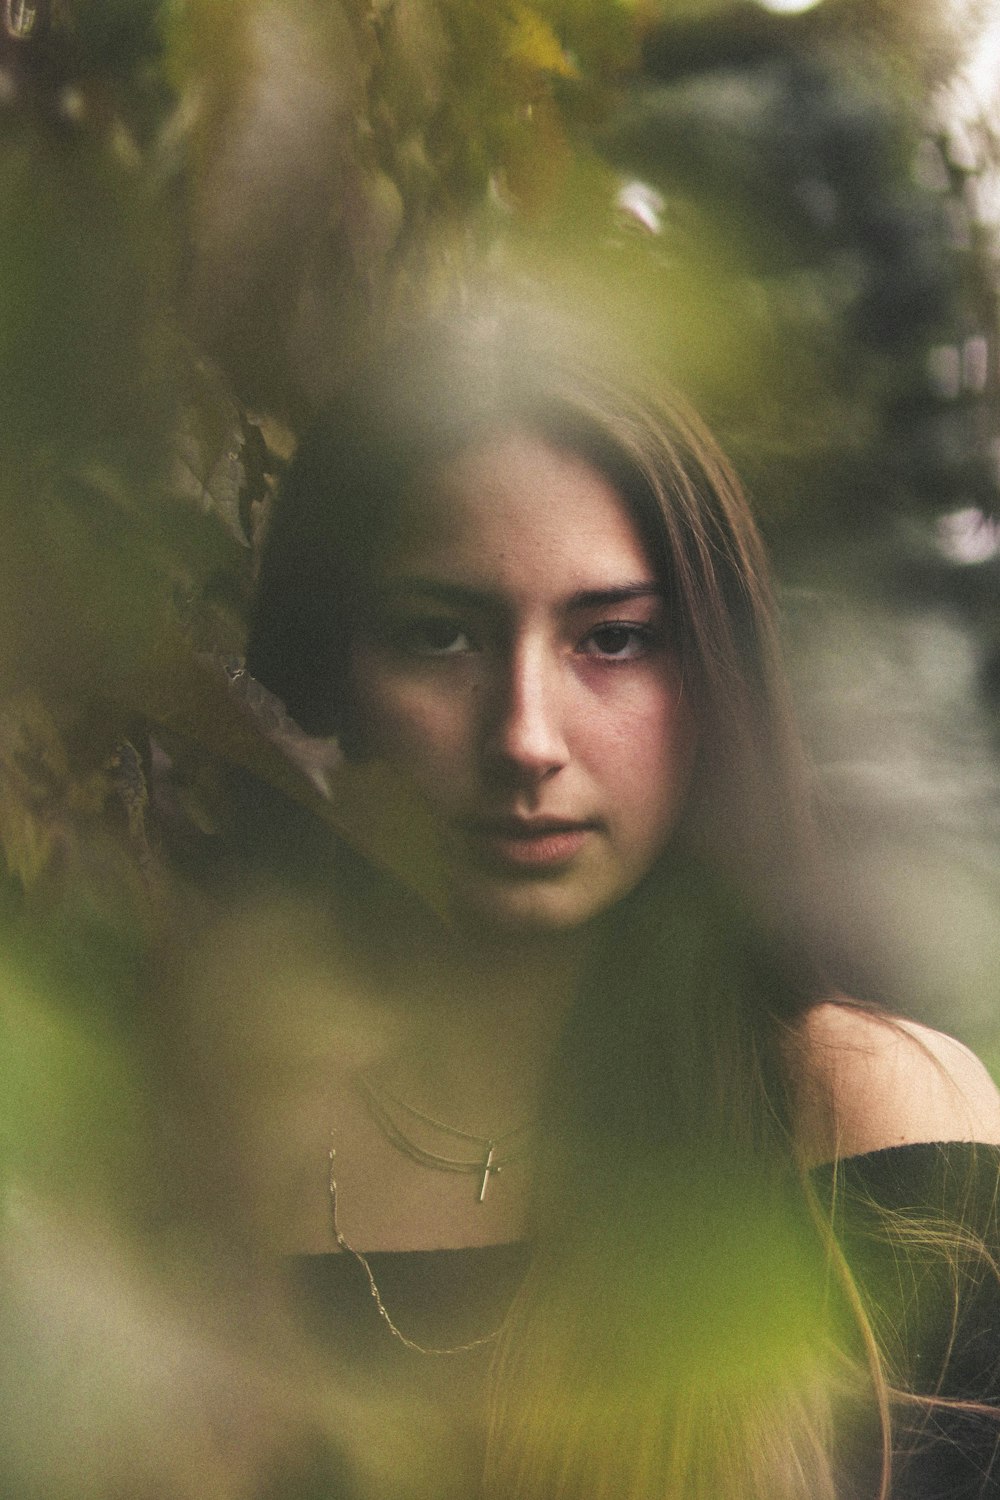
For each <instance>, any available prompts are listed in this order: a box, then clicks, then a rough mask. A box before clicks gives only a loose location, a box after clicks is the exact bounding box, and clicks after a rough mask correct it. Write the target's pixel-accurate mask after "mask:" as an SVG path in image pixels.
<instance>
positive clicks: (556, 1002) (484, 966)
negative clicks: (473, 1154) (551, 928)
mask: <svg viewBox="0 0 1000 1500" xmlns="http://www.w3.org/2000/svg"><path fill="white" fill-rule="evenodd" d="M589 947H590V942H589V939H587V938H584V937H582V936H581V934H580V933H578V932H574V933H571V934H566V935H563V934H557V935H555V936H552V935H545V936H544V937H538V938H535V937H531V936H529V937H527V938H526V937H525V935H524V934H523V933H519V934H516V935H514V936H511V937H507V936H505V935H496V934H488V935H487V934H481V933H476V934H473V935H470V934H468V933H463V934H455V933H454V932H450V933H445V934H443V936H442V942H441V944H440V949H439V951H427V952H424V953H423V954H422V955H421V958H420V961H419V966H418V967H417V968H416V970H415V971H408V972H407V975H406V981H405V991H404V993H403V995H402V1001H403V1004H404V1006H405V1008H406V1020H405V1023H404V1031H403V1036H402V1044H401V1045H400V1047H399V1048H398V1049H397V1050H395V1051H394V1052H393V1054H392V1055H391V1056H389V1057H387V1058H386V1059H385V1061H384V1064H383V1067H382V1069H381V1070H380V1076H381V1077H382V1078H383V1081H384V1082H386V1083H387V1084H389V1085H390V1086H392V1087H394V1088H395V1089H396V1091H397V1092H399V1093H400V1094H401V1095H405V1097H406V1099H407V1101H408V1102H409V1103H412V1104H414V1105H416V1106H417V1107H419V1108H423V1109H427V1110H428V1111H429V1112H432V1113H433V1112H436V1113H437V1115H438V1117H439V1118H447V1119H448V1120H449V1123H452V1124H455V1125H458V1126H461V1127H462V1128H465V1129H468V1130H471V1131H475V1132H477V1133H479V1134H482V1135H486V1136H488V1135H490V1134H492V1133H499V1132H502V1131H503V1130H505V1129H510V1128H513V1127H514V1126H516V1125H519V1124H521V1123H524V1122H526V1121H528V1120H531V1119H533V1118H534V1117H535V1116H536V1115H537V1113H538V1107H539V1098H540V1091H541V1089H542V1087H543V1084H544V1079H545V1074H546V1071H547V1069H548V1065H549V1061H550V1058H551V1055H552V1052H553V1049H554V1047H555V1046H556V1044H557V1042H558V1038H559V1035H560V1033H561V1030H562V1027H563V1024H564V1022H565V1018H566V1013H567V1011H568V1009H569V1006H570V1005H571V1003H572V1001H573V997H574V995H575V993H576V990H577V988H578V986H579V983H580V980H581V977H582V971H583V967H584V964H585V963H586V959H587V955H588V952H589Z"/></svg>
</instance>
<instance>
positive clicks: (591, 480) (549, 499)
mask: <svg viewBox="0 0 1000 1500" xmlns="http://www.w3.org/2000/svg"><path fill="white" fill-rule="evenodd" d="M420 570H426V571H432V572H441V573H444V574H451V573H455V574H456V575H458V574H461V576H462V578H463V580H464V581H469V582H472V583H475V582H476V581H477V580H478V579H481V580H482V581H483V583H484V584H486V583H488V584H490V585H491V586H493V587H503V588H505V589H507V590H508V591H511V592H518V591H519V590H520V589H521V588H522V586H537V585H539V584H541V583H543V582H544V581H545V580H546V579H549V580H551V582H552V583H553V585H558V586H559V587H560V588H561V589H562V588H566V589H580V588H587V587H592V588H597V587H600V586H601V585H602V584H610V583H613V582H618V581H621V579H622V578H627V579H628V580H629V581H634V580H636V579H639V578H643V577H646V578H652V577H653V576H654V569H653V567H652V564H651V561H650V557H649V552H648V549H647V547H646V545H645V543H644V541H643V538H642V536H641V534H640V531H639V527H638V524H637V522H636V519H635V517H634V516H633V515H632V512H631V510H630V509H629V507H628V505H627V503H626V501H625V500H624V498H623V496H622V495H621V493H620V492H619V490H618V489H617V488H616V487H615V485H614V484H612V482H611V480H610V479H608V478H607V477H606V476H605V475H604V474H603V473H602V472H601V471H600V470H599V469H597V468H595V467H594V465H593V464H591V463H590V462H588V461H587V460H586V459H584V458H582V457H580V456H579V455H577V454H575V453H573V452H571V451H569V450H568V449H566V448H562V447H559V446H557V445H556V444H555V443H552V442H550V441H548V440H547V439H545V438H543V437H540V436H536V435H535V434H532V433H530V432H522V431H520V430H515V431H510V432H504V433H499V434H496V435H494V436H491V437H488V438H484V439H483V440H481V441H479V442H477V443H476V444H475V445H473V446H471V447H469V448H466V449H464V450H463V451H462V452H461V453H459V454H458V455H457V456H456V457H454V458H452V459H449V460H448V461H447V462H446V463H443V464H440V465H438V466H437V467H434V468H432V469H431V470H430V471H429V472H428V474H427V475H426V476H425V478H424V479H423V480H422V482H421V484H420V485H419V487H418V488H416V489H415V490H414V491H413V492H412V493H411V494H410V495H409V496H408V497H407V498H406V499H405V500H404V502H403V504H402V506H401V508H400V511H399V513H398V516H397V518H396V523H395V525H394V526H393V528H392V535H391V537H390V538H389V547H388V552H387V555H386V556H385V559H384V571H385V573H386V574H387V575H388V576H389V577H392V576H393V575H398V574H400V573H402V574H405V573H408V572H411V571H420Z"/></svg>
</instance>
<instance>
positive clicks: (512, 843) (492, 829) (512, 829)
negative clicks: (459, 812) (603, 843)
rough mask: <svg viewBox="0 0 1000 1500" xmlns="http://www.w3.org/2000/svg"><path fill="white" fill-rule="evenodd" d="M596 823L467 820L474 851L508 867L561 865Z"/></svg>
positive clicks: (521, 819)
mask: <svg viewBox="0 0 1000 1500" xmlns="http://www.w3.org/2000/svg"><path fill="white" fill-rule="evenodd" d="M595 828H596V824H595V823H593V822H591V821H589V820H584V819H573V818H548V817H546V818H518V817H506V818H474V819H471V820H470V821H469V822H468V823H466V824H465V831H466V836H467V838H468V840H469V842H470V844H471V846H472V849H473V851H474V853H475V854H476V855H477V856H478V857H479V858H480V860H482V861H484V862H485V863H487V864H489V865H492V866H494V867H499V868H501V869H506V870H508V871H517V870H525V871H531V870H546V869H558V868H559V867H561V866H564V865H567V864H569V862H570V861H571V860H572V859H573V858H575V856H576V855H577V854H578V853H579V852H580V850H581V849H582V848H583V846H584V844H585V843H586V842H587V840H588V838H589V837H590V835H591V834H592V833H593V832H594V830H595Z"/></svg>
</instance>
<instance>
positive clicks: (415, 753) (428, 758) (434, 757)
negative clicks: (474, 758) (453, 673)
mask: <svg viewBox="0 0 1000 1500" xmlns="http://www.w3.org/2000/svg"><path fill="white" fill-rule="evenodd" d="M469 698H471V694H461V695H456V694H455V693H454V692H452V693H441V692H435V691H434V688H433V684H428V683H425V682H420V681H414V680H413V678H412V676H411V675H409V674H408V675H403V674H400V673H396V672H393V671H392V670H391V669H390V668H388V667H386V666H385V665H384V664H383V663H382V662H380V660H379V659H378V657H377V655H372V656H366V655H359V657H358V659H357V660H356V661H355V662H354V663H353V665H352V693H351V700H352V703H353V706H354V721H355V726H356V735H357V738H358V740H359V743H360V746H361V749H362V752H363V753H364V754H365V755H368V756H371V757H373V758H376V759H379V760H384V761H387V762H388V763H389V764H390V765H393V766H395V767H397V768H398V769H400V770H403V771H405V772H406V773H407V775H408V776H409V777H410V778H411V779H413V780H415V781H418V782H420V781H423V780H425V779H426V778H427V777H428V776H435V775H437V774H438V773H442V774H447V773H448V772H449V771H451V770H452V769H453V768H454V764H455V762H456V761H457V760H460V759H461V758H462V757H463V756H464V755H465V753H466V750H467V746H468V744H469V742H470V734H471V731H470V725H471V721H472V718H473V708H472V704H471V702H469V701H468V699H469Z"/></svg>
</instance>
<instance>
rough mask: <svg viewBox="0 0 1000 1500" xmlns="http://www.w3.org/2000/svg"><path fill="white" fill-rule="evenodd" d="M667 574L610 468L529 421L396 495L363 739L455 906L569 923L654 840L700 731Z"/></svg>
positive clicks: (596, 904)
mask: <svg viewBox="0 0 1000 1500" xmlns="http://www.w3.org/2000/svg"><path fill="white" fill-rule="evenodd" d="M659 582H660V581H659V580H658V578H657V577H656V573H655V570H654V568H653V566H652V563H651V561H650V558H649V555H648V552H647V549H646V547H645V545H644V543H643V541H642V538H641V536H640V534H639V531H638V528H637V526H636V523H635V521H634V519H633V518H632V516H631V514H630V512H629V511H628V509H627V508H626V505H625V503H624V501H623V500H622V498H621V497H620V495H619V494H618V492H617V491H616V489H615V488H614V487H613V485H612V484H611V483H610V482H609V481H608V480H607V479H606V478H605V477H604V476H603V475H602V474H601V473H600V472H599V471H597V470H596V469H594V468H593V467H592V466H591V465H590V464H589V463H587V462H586V461H585V460H583V459H581V458H578V457H577V456H575V455H574V454H572V453H570V452H568V451H565V450H562V449H559V448H556V447H554V446H551V445H550V444H549V443H547V442H545V441H543V440H542V439H540V438H538V437H535V436H533V435H531V434H529V433H526V432H519V431H514V432H510V433H505V434H501V435H498V436H497V437H495V438H492V439H490V440H489V441H487V442H484V443H483V444H481V445H479V446H476V447H474V448H471V449H469V450H467V451H465V452H464V453H462V454H461V455H460V456H459V457H458V458H457V459H456V460H455V461H453V462H451V463H449V464H448V465H446V466H445V467H443V468H441V469H439V470H436V471H435V472H434V474H433V475H432V476H431V480H430V482H428V483H427V484H425V485H424V486H423V487H422V488H421V492H420V494H419V495H418V496H415V497H414V498H413V499H412V500H411V501H410V502H409V503H408V504H407V506H406V507H405V509H404V512H403V514H402V516H401V517H400V518H399V521H398V526H397V527H396V531H395V535H394V536H393V537H392V538H391V545H390V547H389V548H388V550H387V554H386V556H385V557H384V558H383V561H382V565H381V571H380V573H379V576H378V577H377V578H376V579H375V580H374V581H373V585H372V588H373V595H374V607H373V612H372V618H371V619H370V620H369V621H368V622H367V623H366V624H365V626H364V627H363V628H361V629H360V631H359V632H358V635H357V638H356V640H355V642H354V644H353V647H352V658H351V678H352V684H353V696H354V703H355V707H356V714H357V720H358V723H359V725H360V726H361V732H362V735H363V740H364V747H365V750H366V752H367V753H368V754H370V755H372V756H375V757H377V758H381V759H384V760H385V761H387V762H388V763H389V764H390V765H391V766H392V767H393V768H394V769H395V770H396V772H398V773H399V775H400V776H402V777H403V778H404V780H405V781H406V783H407V784H408V786H409V787H410V789H411V790H412V791H414V792H415V793H416V795H417V796H418V798H419V799H420V800H421V802H422V803H423V804H424V805H425V806H426V807H427V809H428V810H429V812H430V813H431V815H432V818H433V820H434V824H435V827H436V828H437V829H438V830H439V833H440V841H441V851H442V855H443V859H444V865H445V869H446V872H447V876H448V881H449V887H450V894H451V902H452V907H453V911H454V913H455V915H456V916H457V917H459V918H460V917H461V916H462V914H463V913H465V914H467V915H470V916H474V918H475V919H476V920H477V921H479V922H482V921H483V920H485V921H487V922H489V923H495V924H497V925H498V926H501V927H524V928H530V929H537V930H558V929H565V928H570V927H573V926H575V925H578V924H580V923H582V922H585V921H586V920H587V919H588V918H590V917H593V916H595V915H597V914H598V913H599V912H601V911H602V910H604V909H606V908H607V907H608V906H610V905H612V904H613V903H614V902H615V901H617V900H619V899H620V898H621V897H622V896H623V895H624V894H625V893H626V892H627V891H628V890H630V889H631V888H632V887H633V886H634V885H635V884H636V883H637V881H638V880H639V879H641V877H642V876H643V874H644V873H645V872H646V871H647V870H648V869H649V867H650V865H651V864H652V862H653V861H654V859H655V858H656V856H657V854H658V853H659V852H660V850H661V849H662V848H663V847H664V844H665V843H666V841H667V840H668V838H669V836H670V833H671V831H672V829H673V827H674V825H675V823H676V821H677V817H678V814H679V811H680V808H681V806H682V803H683V798H684V794H685V790H686V787H687V784H688V780H689V777H690V770H691V764H692V760H693V757H694V747H695V730H694V725H693V722H692V716H691V713H690V710H689V708H688V706H687V703H686V701H685V699H684V698H683V695H682V693H681V685H680V672H679V668H678V663H677V658H676V656H675V653H674V651H673V647H672V641H671V629H670V621H669V619H667V618H666V616H665V607H664V604H663V600H662V598H661V596H660V592H659Z"/></svg>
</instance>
